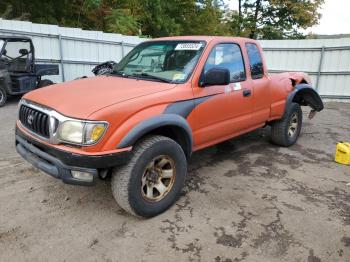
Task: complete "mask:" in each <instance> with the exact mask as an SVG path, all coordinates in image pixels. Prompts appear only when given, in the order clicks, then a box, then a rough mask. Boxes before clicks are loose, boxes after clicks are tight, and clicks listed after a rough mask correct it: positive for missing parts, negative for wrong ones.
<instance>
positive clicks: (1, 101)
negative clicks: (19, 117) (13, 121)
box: [0, 86, 7, 107]
mask: <svg viewBox="0 0 350 262" xmlns="http://www.w3.org/2000/svg"><path fill="white" fill-rule="evenodd" d="M6 101H7V92H6V89H5V88H4V87H2V86H0V107H2V106H4V105H5V104H6Z"/></svg>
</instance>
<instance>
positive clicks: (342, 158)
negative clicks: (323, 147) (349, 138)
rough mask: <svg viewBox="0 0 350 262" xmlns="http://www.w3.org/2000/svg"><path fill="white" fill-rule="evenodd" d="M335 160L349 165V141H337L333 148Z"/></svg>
mask: <svg viewBox="0 0 350 262" xmlns="http://www.w3.org/2000/svg"><path fill="white" fill-rule="evenodd" d="M335 162H338V163H340V164H344V165H350V143H348V142H339V143H338V144H337V148H336V150H335Z"/></svg>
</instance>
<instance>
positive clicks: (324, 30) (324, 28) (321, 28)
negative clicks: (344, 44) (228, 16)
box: [226, 0, 350, 35]
mask: <svg viewBox="0 0 350 262" xmlns="http://www.w3.org/2000/svg"><path fill="white" fill-rule="evenodd" d="M226 2H227V3H228V4H229V5H230V8H232V9H238V4H237V2H238V1H237V0H226ZM320 12H321V14H322V18H321V20H320V23H319V25H317V26H314V27H312V28H309V29H307V30H306V32H312V33H315V34H327V35H331V34H349V33H350V0H325V3H324V5H323V6H322V9H321V10H320Z"/></svg>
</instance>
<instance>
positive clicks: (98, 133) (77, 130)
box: [57, 120, 107, 145]
mask: <svg viewBox="0 0 350 262" xmlns="http://www.w3.org/2000/svg"><path fill="white" fill-rule="evenodd" d="M106 129H107V123H105V122H84V121H77V120H67V121H65V122H63V123H61V124H60V125H59V127H58V129H57V138H58V139H59V140H61V141H64V142H68V143H73V144H80V145H92V144H95V143H97V142H98V141H99V140H100V139H101V137H102V136H103V134H104V133H105V131H106Z"/></svg>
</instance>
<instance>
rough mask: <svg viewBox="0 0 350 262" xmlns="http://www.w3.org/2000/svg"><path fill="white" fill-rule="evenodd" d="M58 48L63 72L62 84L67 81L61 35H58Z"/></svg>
mask: <svg viewBox="0 0 350 262" xmlns="http://www.w3.org/2000/svg"><path fill="white" fill-rule="evenodd" d="M58 46H59V48H60V64H61V70H62V82H64V81H65V80H66V78H65V75H64V64H63V48H62V36H61V34H59V35H58Z"/></svg>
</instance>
